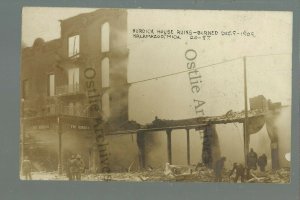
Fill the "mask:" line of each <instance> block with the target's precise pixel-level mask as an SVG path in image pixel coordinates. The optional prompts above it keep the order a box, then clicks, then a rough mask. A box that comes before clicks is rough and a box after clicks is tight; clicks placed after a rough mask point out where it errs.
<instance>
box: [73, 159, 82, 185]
mask: <svg viewBox="0 0 300 200" xmlns="http://www.w3.org/2000/svg"><path fill="white" fill-rule="evenodd" d="M73 166H74V170H73V172H74V180H78V181H79V180H81V173H82V171H83V169H84V164H83V161H82V160H81V156H80V155H79V154H78V155H77V156H76V159H75V161H74V165H73Z"/></svg>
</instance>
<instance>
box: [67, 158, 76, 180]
mask: <svg viewBox="0 0 300 200" xmlns="http://www.w3.org/2000/svg"><path fill="white" fill-rule="evenodd" d="M74 161H75V155H72V156H71V158H70V159H69V160H68V161H67V166H66V175H67V177H68V179H69V181H71V180H74V176H73V164H74Z"/></svg>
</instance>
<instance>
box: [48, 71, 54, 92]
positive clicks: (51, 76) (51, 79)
mask: <svg viewBox="0 0 300 200" xmlns="http://www.w3.org/2000/svg"><path fill="white" fill-rule="evenodd" d="M48 95H49V96H54V95H55V75H54V74H49V75H48Z"/></svg>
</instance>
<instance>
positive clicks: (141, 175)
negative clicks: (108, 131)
mask: <svg viewBox="0 0 300 200" xmlns="http://www.w3.org/2000/svg"><path fill="white" fill-rule="evenodd" d="M229 174H230V172H229V171H227V170H225V171H224V173H223V177H222V182H233V179H232V178H233V176H231V178H230V177H229ZM32 178H33V180H68V178H67V177H66V176H65V175H58V173H57V172H33V173H32ZM82 180H83V181H130V182H142V181H180V182H214V181H215V175H214V171H213V170H212V169H209V168H207V167H206V166H204V165H197V166H195V165H194V166H180V165H170V164H169V163H166V165H165V168H159V169H152V168H148V169H146V170H143V171H138V172H121V173H109V174H82ZM245 182H246V183H289V182H290V169H289V168H282V169H279V170H276V171H273V170H269V171H266V172H260V171H258V170H256V171H252V172H251V178H250V179H248V180H247V181H245Z"/></svg>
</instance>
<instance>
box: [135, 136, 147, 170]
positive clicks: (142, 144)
mask: <svg viewBox="0 0 300 200" xmlns="http://www.w3.org/2000/svg"><path fill="white" fill-rule="evenodd" d="M136 140H137V145H138V148H139V163H140V169H144V168H145V166H146V152H145V133H144V132H137V137H136Z"/></svg>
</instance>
